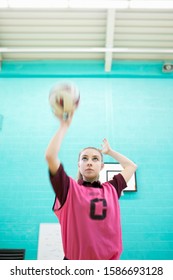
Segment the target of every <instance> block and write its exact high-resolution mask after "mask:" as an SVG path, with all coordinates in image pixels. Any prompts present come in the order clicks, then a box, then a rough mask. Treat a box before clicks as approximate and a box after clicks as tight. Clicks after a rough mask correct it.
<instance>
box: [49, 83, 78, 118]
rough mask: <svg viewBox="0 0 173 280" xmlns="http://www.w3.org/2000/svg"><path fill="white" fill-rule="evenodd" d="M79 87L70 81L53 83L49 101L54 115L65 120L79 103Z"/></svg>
mask: <svg viewBox="0 0 173 280" xmlns="http://www.w3.org/2000/svg"><path fill="white" fill-rule="evenodd" d="M79 100H80V92H79V89H78V88H77V87H76V86H75V85H74V84H71V83H61V84H58V85H55V86H54V87H53V88H52V89H51V90H50V94H49V102H50V105H51V108H52V111H53V113H54V115H55V116H57V117H58V118H60V119H64V120H67V119H68V117H69V116H70V115H72V114H73V113H74V111H75V110H76V109H77V107H78V105H79Z"/></svg>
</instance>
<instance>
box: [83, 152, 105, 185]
mask: <svg viewBox="0 0 173 280" xmlns="http://www.w3.org/2000/svg"><path fill="white" fill-rule="evenodd" d="M103 166H104V164H103V162H102V158H101V154H100V153H99V152H98V151H97V150H95V149H85V150H84V151H82V153H81V155H80V158H79V162H78V167H79V171H80V173H81V174H82V176H83V180H84V181H88V182H94V181H97V180H98V177H99V173H100V170H101V169H102V168H103Z"/></svg>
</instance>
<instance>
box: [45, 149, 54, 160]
mask: <svg viewBox="0 0 173 280" xmlns="http://www.w3.org/2000/svg"><path fill="white" fill-rule="evenodd" d="M52 159H53V156H52V155H51V154H50V153H49V152H47V151H46V153H45V160H46V161H47V162H50V161H51V160H52Z"/></svg>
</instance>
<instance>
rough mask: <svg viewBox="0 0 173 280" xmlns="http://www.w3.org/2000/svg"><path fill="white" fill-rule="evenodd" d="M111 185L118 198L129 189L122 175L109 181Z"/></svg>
mask: <svg viewBox="0 0 173 280" xmlns="http://www.w3.org/2000/svg"><path fill="white" fill-rule="evenodd" d="M109 183H110V184H111V185H113V186H114V187H115V189H116V191H117V194H118V198H120V196H121V192H122V191H123V190H124V189H125V188H127V183H126V181H125V179H124V177H123V176H122V175H121V173H119V174H117V175H115V176H114V177H113V179H112V180H110V181H109Z"/></svg>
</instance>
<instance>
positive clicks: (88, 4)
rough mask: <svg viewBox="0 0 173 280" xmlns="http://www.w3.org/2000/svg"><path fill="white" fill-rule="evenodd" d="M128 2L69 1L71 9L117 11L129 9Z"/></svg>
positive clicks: (117, 0)
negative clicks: (117, 9)
mask: <svg viewBox="0 0 173 280" xmlns="http://www.w3.org/2000/svg"><path fill="white" fill-rule="evenodd" d="M128 6H129V1H128V0H95V1H94V0H87V1H83V2H82V1H81V0H69V8H84V9H90V8H92V9H116V8H128Z"/></svg>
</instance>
